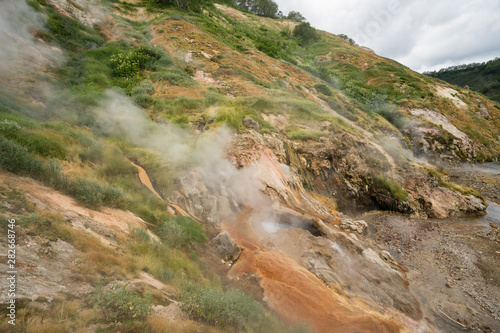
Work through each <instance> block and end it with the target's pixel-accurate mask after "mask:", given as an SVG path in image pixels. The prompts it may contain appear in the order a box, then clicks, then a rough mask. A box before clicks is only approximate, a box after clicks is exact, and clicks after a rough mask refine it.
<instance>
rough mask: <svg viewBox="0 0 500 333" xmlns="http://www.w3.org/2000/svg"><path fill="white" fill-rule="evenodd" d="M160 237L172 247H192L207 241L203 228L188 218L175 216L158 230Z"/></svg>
mask: <svg viewBox="0 0 500 333" xmlns="http://www.w3.org/2000/svg"><path fill="white" fill-rule="evenodd" d="M157 234H158V236H159V237H160V239H161V240H163V241H164V242H165V243H166V244H168V245H169V246H172V247H176V248H178V247H181V246H184V247H188V248H189V247H192V246H193V245H195V244H196V243H202V242H205V241H207V236H205V231H204V230H203V226H202V225H201V224H200V223H198V222H196V221H195V220H193V219H192V218H190V217H187V216H173V217H170V218H169V219H167V220H166V221H164V222H163V224H162V225H161V226H160V227H159V228H158V231H157Z"/></svg>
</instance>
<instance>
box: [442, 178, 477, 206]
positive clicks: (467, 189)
mask: <svg viewBox="0 0 500 333" xmlns="http://www.w3.org/2000/svg"><path fill="white" fill-rule="evenodd" d="M441 186H442V187H446V188H448V189H450V190H452V191H455V192H458V193H461V194H463V195H465V196H469V195H473V196H475V197H477V198H479V199H481V200H482V201H483V203H486V199H485V198H484V197H483V196H482V195H481V193H479V192H478V191H476V190H475V189H473V188H470V187H466V186H460V185H457V184H455V183H450V182H443V183H442V184H441Z"/></svg>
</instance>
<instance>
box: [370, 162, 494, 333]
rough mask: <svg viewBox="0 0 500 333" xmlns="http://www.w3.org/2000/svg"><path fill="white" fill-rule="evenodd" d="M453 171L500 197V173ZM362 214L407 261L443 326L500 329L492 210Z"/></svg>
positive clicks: (413, 282)
mask: <svg viewBox="0 0 500 333" xmlns="http://www.w3.org/2000/svg"><path fill="white" fill-rule="evenodd" d="M453 176H454V177H453ZM452 177H453V178H452V179H453V180H454V181H457V182H458V183H461V184H463V185H466V186H470V187H473V188H475V189H477V190H478V191H480V192H481V193H482V194H483V195H484V196H485V197H486V199H487V200H489V201H495V202H498V201H499V198H500V195H499V191H500V187H499V185H498V184H500V175H498V174H493V173H487V172H477V171H474V172H473V171H468V170H463V171H453V173H452ZM363 219H364V220H365V221H366V222H367V223H368V225H369V237H370V238H372V239H374V240H375V241H376V242H377V243H378V244H379V246H381V248H382V249H383V250H387V251H389V252H390V253H391V254H392V255H393V256H394V258H395V259H396V260H398V261H400V262H401V263H402V264H403V265H405V266H407V267H408V269H409V272H408V275H407V278H408V281H409V282H410V290H411V291H412V293H413V294H415V295H416V296H417V297H418V298H419V299H420V300H421V302H422V303H423V304H422V310H423V312H424V316H426V317H427V318H429V319H430V320H432V321H433V322H434V323H435V324H436V326H438V327H439V329H440V330H441V331H442V332H457V331H461V330H463V331H467V330H469V331H475V332H500V308H499V307H498V304H500V229H498V228H497V227H496V226H495V225H494V224H490V223H491V221H492V220H491V219H492V217H491V216H490V217H488V216H484V217H469V218H466V217H462V218H448V219H427V220H422V219H411V218H408V217H406V216H402V215H392V214H380V213H372V214H365V216H363ZM497 222H498V221H497Z"/></svg>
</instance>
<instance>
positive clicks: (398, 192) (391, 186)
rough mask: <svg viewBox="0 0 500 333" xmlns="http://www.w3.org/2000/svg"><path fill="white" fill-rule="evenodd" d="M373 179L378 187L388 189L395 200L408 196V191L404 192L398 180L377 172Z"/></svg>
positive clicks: (401, 199) (403, 199) (402, 199)
mask: <svg viewBox="0 0 500 333" xmlns="http://www.w3.org/2000/svg"><path fill="white" fill-rule="evenodd" d="M373 180H374V182H375V184H376V185H377V186H378V187H380V188H382V189H385V190H387V191H389V193H391V195H392V197H393V198H394V199H396V200H399V201H405V200H406V198H407V197H408V192H406V191H405V190H404V189H403V188H402V187H401V185H400V184H399V183H398V182H396V181H394V180H392V179H389V178H386V177H384V176H383V175H380V174H379V175H376V176H375V177H374V178H373Z"/></svg>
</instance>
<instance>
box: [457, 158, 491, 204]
mask: <svg viewBox="0 0 500 333" xmlns="http://www.w3.org/2000/svg"><path fill="white" fill-rule="evenodd" d="M448 172H449V173H450V177H451V179H452V180H453V181H454V182H456V183H457V184H460V185H464V186H468V187H472V188H473V189H475V190H477V191H479V192H480V193H481V194H482V195H484V196H485V197H486V198H487V199H488V200H490V201H493V202H496V203H497V204H500V176H499V174H500V164H498V163H486V164H484V165H482V166H479V167H470V168H458V169H450V170H448Z"/></svg>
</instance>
